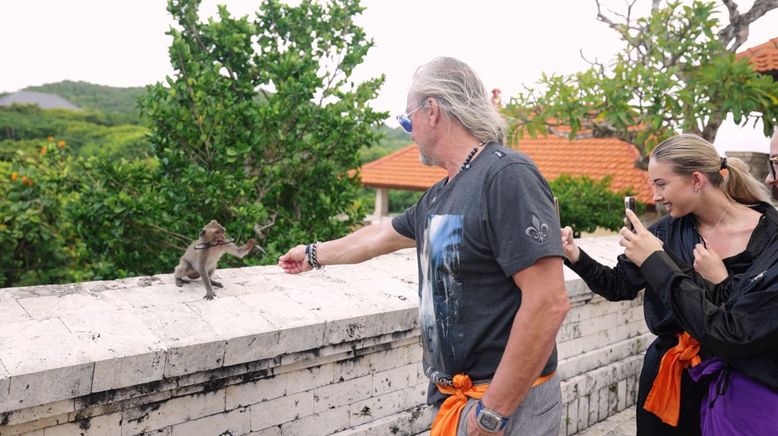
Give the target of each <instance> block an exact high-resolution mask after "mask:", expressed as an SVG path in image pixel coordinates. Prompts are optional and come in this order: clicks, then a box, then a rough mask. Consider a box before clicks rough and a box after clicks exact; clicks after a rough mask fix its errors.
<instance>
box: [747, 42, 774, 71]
mask: <svg viewBox="0 0 778 436" xmlns="http://www.w3.org/2000/svg"><path fill="white" fill-rule="evenodd" d="M743 57H748V62H749V63H751V65H753V66H754V69H755V70H756V71H757V72H759V73H768V72H771V71H778V37H775V38H773V39H771V40H769V41H767V42H765V43H764V44H760V45H757V46H756V47H751V48H749V49H748V50H745V51H742V52H740V53H738V54H737V58H738V59H740V58H743Z"/></svg>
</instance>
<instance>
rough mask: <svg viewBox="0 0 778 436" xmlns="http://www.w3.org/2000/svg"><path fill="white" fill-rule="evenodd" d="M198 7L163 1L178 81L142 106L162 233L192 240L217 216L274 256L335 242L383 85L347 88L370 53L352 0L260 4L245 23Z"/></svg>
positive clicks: (346, 223) (346, 218)
mask: <svg viewBox="0 0 778 436" xmlns="http://www.w3.org/2000/svg"><path fill="white" fill-rule="evenodd" d="M199 4H200V1H199V0H173V1H169V3H168V10H169V11H170V13H171V14H172V15H173V17H174V19H175V20H176V21H177V23H178V25H177V26H176V27H175V28H172V29H171V30H170V35H171V36H172V37H173V43H172V45H171V47H170V60H171V63H172V65H173V67H174V69H175V75H174V76H173V77H169V78H167V80H166V83H165V84H162V83H159V84H156V85H154V86H151V87H150V88H149V93H148V96H147V98H145V100H144V101H143V102H142V110H143V112H144V113H145V114H146V116H147V118H148V119H149V120H150V124H151V135H150V137H151V142H152V143H153V144H154V146H155V152H156V155H157V156H158V157H159V159H160V163H161V166H160V180H159V182H158V183H159V184H160V189H159V191H160V193H161V195H164V196H166V197H167V199H168V201H169V202H170V203H171V205H170V207H169V210H168V211H167V213H168V214H169V215H170V216H171V217H175V219H172V220H168V221H165V222H166V225H167V229H168V230H169V231H171V232H173V233H178V234H185V235H187V234H196V232H197V230H198V229H199V228H200V227H202V225H203V224H204V223H206V222H208V221H209V220H210V219H217V220H219V221H220V222H222V223H223V224H225V226H226V227H227V228H228V230H229V231H230V232H232V234H233V236H234V237H240V238H243V237H247V236H250V235H249V234H251V233H257V235H256V236H257V237H258V238H259V242H260V243H261V244H262V245H263V246H264V248H265V249H266V250H267V251H268V252H269V253H271V254H273V255H276V254H278V253H280V252H281V251H283V250H285V249H286V248H288V247H289V246H290V244H292V243H295V242H299V241H304V240H313V239H324V238H332V237H336V236H339V235H342V234H343V233H345V232H346V231H347V229H348V228H349V227H350V226H351V225H352V224H354V223H355V222H356V220H357V219H359V218H361V216H362V215H361V211H360V209H359V208H357V207H356V206H355V200H356V198H357V192H358V187H359V184H358V180H357V179H356V178H355V177H352V176H349V175H348V170H349V169H352V168H355V167H357V166H358V165H359V161H358V150H359V148H360V147H361V146H363V145H364V144H375V143H376V142H377V140H378V133H377V132H376V130H375V127H376V126H377V125H378V123H379V122H380V120H382V119H383V118H385V117H386V114H384V113H378V112H375V111H373V110H372V109H371V108H370V107H369V106H368V105H367V103H368V101H369V100H371V99H373V98H375V96H376V94H377V90H378V88H379V86H380V84H381V83H382V82H383V78H379V79H373V80H368V81H366V82H363V83H361V84H356V85H355V84H354V83H353V82H352V81H351V79H350V76H351V74H352V72H353V70H354V68H355V67H356V66H358V65H359V64H360V63H361V62H362V61H363V59H364V57H365V55H366V54H367V51H368V50H369V49H370V47H372V45H373V43H372V41H371V40H369V39H367V38H366V36H365V33H364V32H363V30H362V29H361V28H360V27H359V26H357V25H356V24H355V23H354V21H353V16H354V15H356V14H359V13H360V12H361V11H362V10H363V9H362V8H361V7H360V6H359V2H358V1H354V0H338V1H333V2H328V3H326V4H319V3H318V2H313V1H303V2H301V3H300V4H299V6H289V5H285V4H282V3H280V2H279V1H276V0H267V1H264V2H263V3H262V4H261V5H260V10H259V12H258V13H257V14H256V16H255V18H254V19H253V20H250V19H249V18H248V17H240V18H234V17H232V16H230V14H229V12H228V11H227V8H226V7H225V6H220V7H219V12H218V19H211V20H208V21H207V22H203V21H201V20H200V19H199V16H198V12H197V9H198V7H199ZM258 92H259V94H260V95H261V97H262V98H257V93H258ZM161 236H164V235H161Z"/></svg>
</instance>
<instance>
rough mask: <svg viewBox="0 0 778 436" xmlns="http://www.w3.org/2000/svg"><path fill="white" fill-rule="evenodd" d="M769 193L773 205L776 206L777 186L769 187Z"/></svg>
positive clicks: (777, 198) (777, 201) (777, 202)
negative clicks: (771, 195) (771, 196)
mask: <svg viewBox="0 0 778 436" xmlns="http://www.w3.org/2000/svg"><path fill="white" fill-rule="evenodd" d="M770 192H771V193H772V194H773V203H775V204H778V184H776V185H770Z"/></svg>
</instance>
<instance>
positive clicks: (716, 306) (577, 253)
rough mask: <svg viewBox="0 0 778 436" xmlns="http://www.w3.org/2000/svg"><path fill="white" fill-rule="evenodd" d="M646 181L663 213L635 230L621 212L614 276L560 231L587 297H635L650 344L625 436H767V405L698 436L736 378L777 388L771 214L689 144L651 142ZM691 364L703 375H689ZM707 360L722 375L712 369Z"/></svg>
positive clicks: (699, 143) (713, 156) (706, 151)
mask: <svg viewBox="0 0 778 436" xmlns="http://www.w3.org/2000/svg"><path fill="white" fill-rule="evenodd" d="M648 174H649V179H650V180H651V182H652V183H653V185H654V188H655V189H654V201H655V202H656V203H657V204H662V205H664V206H665V208H666V209H667V211H668V215H667V216H665V217H663V218H662V219H661V220H659V221H658V222H657V223H656V224H654V225H653V226H651V227H650V228H649V229H645V228H644V227H643V225H642V224H641V223H640V221H639V220H638V219H637V217H636V216H635V215H634V213H632V211H627V215H628V217H629V219H630V220H631V221H632V222H633V224H635V226H636V233H633V232H632V231H630V230H628V229H626V228H623V229H622V230H621V235H622V240H621V241H620V244H621V245H623V246H624V247H625V252H624V254H623V255H620V256H619V258H618V262H617V265H616V267H615V268H608V267H606V266H603V265H601V264H599V263H598V262H596V261H594V260H593V259H591V258H590V257H589V256H588V255H586V253H585V252H584V251H583V250H580V249H579V248H578V247H577V245H576V244H575V241H574V240H573V238H572V230H571V229H569V228H565V229H563V231H562V237H563V245H564V247H565V254H566V257H567V259H568V263H569V265H570V267H571V268H572V269H573V270H574V271H575V272H576V273H578V274H579V275H580V276H581V277H582V278H583V279H584V281H586V283H587V284H588V285H589V287H590V288H591V289H592V290H593V291H594V292H597V293H598V294H600V295H603V296H604V297H605V298H607V299H609V300H614V301H615V300H628V299H633V298H635V297H636V296H637V294H638V291H639V290H640V289H643V288H645V289H646V292H645V300H644V313H645V318H646V323H647V325H648V327H649V330H650V331H651V332H652V333H654V334H655V335H657V338H656V340H655V341H654V342H653V343H652V344H651V345H650V346H649V348H648V350H647V351H646V356H645V360H644V365H643V370H642V372H641V376H640V383H639V388H638V408H637V414H636V415H637V416H636V418H637V434H638V435H695V434H701V433H703V434H778V429H776V427H775V423H776V422H778V421H776V417H777V416H778V408H774V407H772V406H770V407H768V406H763V407H761V408H754V409H752V414H751V415H747V414H744V416H750V417H753V413H754V412H755V411H758V413H767V414H766V415H763V419H761V420H759V419H757V420H754V422H749V423H745V422H740V421H743V420H740V419H738V420H737V421H738V424H737V425H739V426H740V430H739V431H744V432H745V433H716V432H714V433H710V431H711V428H714V427H715V425H712V424H711V423H710V422H709V421H706V420H709V419H710V418H711V417H712V416H717V417H718V418H720V417H721V416H723V414H722V413H721V412H720V410H719V409H716V410H717V413H711V410H712V409H711V408H712V407H713V406H714V405H715V406H716V407H717V408H718V407H719V406H722V407H732V404H733V403H734V404H737V402H738V401H743V400H742V399H740V396H741V395H742V393H740V392H741V382H740V380H744V379H746V378H748V380H750V381H751V382H753V383H756V384H758V385H759V386H761V387H762V388H761V389H762V391H760V392H761V393H763V394H765V395H767V394H766V392H770V389H778V366H777V365H776V364H777V363H778V361H776V358H778V349H776V346H777V345H778V267H776V266H775V264H776V262H778V213H776V210H775V208H773V207H772V206H771V205H770V204H769V195H768V193H767V191H766V189H765V187H764V185H763V184H762V183H760V182H759V181H758V180H756V179H755V178H754V177H753V176H752V175H751V174H750V173H749V172H748V170H747V167H746V164H745V163H744V162H742V161H741V160H739V159H734V158H732V159H727V158H722V157H719V155H718V153H717V151H716V149H715V148H714V147H713V145H712V144H710V143H709V142H708V141H706V140H704V139H702V138H700V137H698V136H695V135H678V136H675V137H673V138H670V139H668V140H667V141H665V142H663V143H662V144H660V145H658V146H657V147H656V149H655V150H654V151H653V153H652V156H651V160H650V161H649V166H648ZM722 259H723V260H722ZM700 362H703V363H704V364H703V365H699V368H700V369H698V370H697V371H703V370H704V369H703V368H707V372H706V374H705V376H704V377H703V375H701V374H699V373H697V372H695V368H696V367H697V366H698V364H700ZM714 362H716V363H715V365H714ZM719 363H721V364H722V365H723V366H722V367H720V368H719V369H721V368H728V369H727V370H726V371H724V372H722V371H719V372H715V371H716V367H717V365H719ZM734 374H738V376H737V377H738V378H737V380H738V381H737V382H736V381H735V378H734V377H730V376H731V375H734ZM710 377H714V378H716V381H715V383H713V385H712V386H714V387H715V388H716V390H715V391H714V392H713V395H711V392H708V389H707V386H706V383H705V382H704V380H707V379H709V378H710ZM695 379H697V380H701V379H704V380H702V382H700V383H697V382H695ZM730 382H731V383H732V384H730V386H731V387H732V388H733V389H732V390H731V391H729V393H728V394H726V395H728V397H727V398H728V400H726V401H725V400H722V399H721V398H720V397H721V396H722V395H725V392H726V391H727V389H726V386H727V384H728V383H730ZM736 384H737V386H738V387H737V388H735V385H736ZM717 398H718V400H717ZM754 398H759V397H754ZM719 402H720V403H719ZM703 404H704V405H703ZM741 404H742V405H749V407H753V406H755V405H754V404H753V403H752V402H749V401H743V402H742V403H741ZM701 405H702V407H701ZM701 410H702V412H703V419H702V421H701V417H700V416H701V415H700V411H701ZM738 410H740V408H738ZM770 413H772V414H770ZM767 417H770V418H769V419H768V418H767ZM746 420H748V419H746ZM771 420H772V421H771ZM765 423H766V424H767V426H766V427H764V426H762V425H763V424H765ZM764 428H771V429H775V430H773V431H768V432H763V431H761V430H762V429H764ZM748 429H753V430H755V431H756V430H759V431H756V432H749V430H748Z"/></svg>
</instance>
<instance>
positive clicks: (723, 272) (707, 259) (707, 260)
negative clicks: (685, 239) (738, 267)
mask: <svg viewBox="0 0 778 436" xmlns="http://www.w3.org/2000/svg"><path fill="white" fill-rule="evenodd" d="M694 270H695V271H697V273H699V274H700V275H701V276H702V278H704V279H705V280H707V281H709V282H711V283H713V284H714V285H718V284H719V283H721V282H723V281H724V279H726V278H727V275H728V274H727V267H726V266H724V261H722V260H721V256H719V255H718V254H716V252H715V251H713V249H712V248H705V246H704V245H702V244H697V245H695V246H694Z"/></svg>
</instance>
